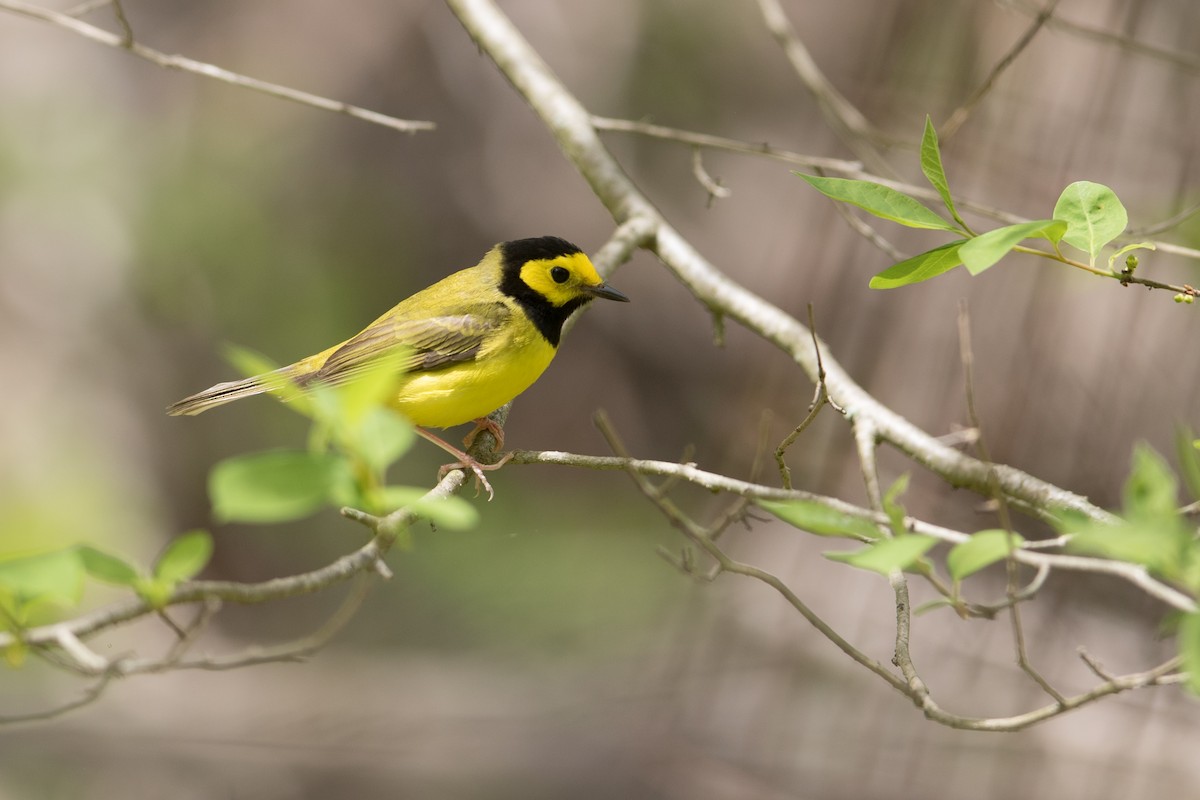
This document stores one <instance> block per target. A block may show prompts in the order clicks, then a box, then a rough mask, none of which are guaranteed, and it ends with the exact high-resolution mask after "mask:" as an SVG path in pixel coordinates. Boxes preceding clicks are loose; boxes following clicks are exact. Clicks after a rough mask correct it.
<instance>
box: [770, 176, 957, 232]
mask: <svg viewBox="0 0 1200 800" xmlns="http://www.w3.org/2000/svg"><path fill="white" fill-rule="evenodd" d="M794 174H795V175H798V176H799V177H801V178H803V179H804V180H805V181H807V182H808V184H809V185H810V186H812V187H813V188H814V189H816V190H817V191H818V192H820V193H821V194H823V195H825V196H826V197H829V198H831V199H833V200H837V201H839V202H842V203H849V204H851V205H855V206H858V207H859V208H861V209H863V210H864V211H867V212H870V213H871V214H874V215H875V216H877V217H880V218H882V219H887V220H891V221H892V222H898V223H900V224H901V225H906V226H908V227H910V228H925V229H929V230H939V231H951V232H953V233H958V232H959V230H958V228H956V227H955V226H954V225H952V224H951V223H949V222H947V221H946V220H944V219H942V218H941V217H940V216H938V215H937V214H935V213H933V212H932V211H930V210H929V209H928V208H926V207H925V206H923V205H921V203H920V202H918V201H916V200H914V199H913V198H911V197H909V196H908V195H906V194H903V193H901V192H898V191H896V190H895V189H892V188H890V187H887V186H883V185H882V184H878V183H872V182H871V181H856V180H850V179H848V178H822V177H819V176H816V175H805V174H804V173H802V172H796V173H794Z"/></svg>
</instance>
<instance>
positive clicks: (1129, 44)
mask: <svg viewBox="0 0 1200 800" xmlns="http://www.w3.org/2000/svg"><path fill="white" fill-rule="evenodd" d="M995 2H996V3H997V4H998V5H999V6H1001V7H1002V8H1009V9H1012V10H1014V11H1018V12H1020V13H1022V14H1029V15H1034V14H1037V13H1038V12H1039V9H1038V8H1037V6H1035V5H1032V4H1030V3H1027V2H1014V1H1013V0H995ZM1046 27H1047V28H1050V29H1052V30H1061V31H1065V32H1067V33H1070V34H1073V35H1075V36H1078V37H1080V38H1082V39H1091V40H1092V41H1096V42H1100V43H1102V44H1106V45H1114V46H1116V47H1118V48H1120V49H1122V50H1125V51H1126V52H1129V53H1136V54H1137V55H1141V56H1148V57H1150V58H1154V59H1157V60H1159V61H1165V62H1166V63H1168V64H1173V65H1175V66H1177V67H1182V68H1183V69H1185V70H1187V71H1189V72H1197V73H1200V58H1198V57H1196V56H1195V55H1193V54H1191V53H1181V52H1178V51H1176V50H1167V49H1166V48H1163V47H1156V46H1154V45H1151V44H1146V43H1145V42H1140V41H1138V40H1137V39H1134V38H1132V37H1130V36H1125V35H1122V34H1119V33H1113V32H1111V31H1107V30H1104V29H1103V28H1097V27H1095V26H1093V25H1085V24H1083V23H1081V22H1074V21H1072V20H1069V19H1064V18H1063V17H1061V16H1058V15H1057V14H1056V15H1054V16H1052V17H1051V18H1050V19H1048V20H1047V21H1046Z"/></svg>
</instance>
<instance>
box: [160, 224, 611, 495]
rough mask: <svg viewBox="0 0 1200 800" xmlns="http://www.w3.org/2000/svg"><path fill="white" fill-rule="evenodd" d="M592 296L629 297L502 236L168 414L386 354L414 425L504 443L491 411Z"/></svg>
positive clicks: (524, 381)
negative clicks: (308, 345)
mask: <svg viewBox="0 0 1200 800" xmlns="http://www.w3.org/2000/svg"><path fill="white" fill-rule="evenodd" d="M594 297H603V298H605V299H607V300H620V301H623V302H629V298H628V297H626V296H625V295H623V294H621V293H620V292H618V291H617V290H616V289H614V288H612V287H611V286H609V285H608V284H606V283H605V282H604V281H603V280H601V278H600V275H599V274H598V273H597V272H596V268H595V267H594V266H592V262H591V261H590V260H589V259H588V257H587V255H586V254H585V253H584V252H583V251H582V250H580V249H579V248H578V247H576V246H575V245H573V244H571V243H570V242H568V241H565V240H563V239H559V238H558V237H556V236H541V237H538V238H533V239H516V240H514V241H511V242H502V243H500V244H498V245H496V246H495V247H493V248H492V249H491V250H489V251H488V252H487V254H486V255H485V256H484V257H483V260H481V261H480V262H479V263H478V264H476V265H475V266H473V267H471V268H469V269H464V270H461V271H460V272H456V273H454V274H453V275H450V276H448V277H446V278H443V279H442V280H440V281H438V282H437V283H435V284H433V285H432V286H430V287H428V288H427V289H422V290H421V291H419V292H417V293H416V294H414V295H413V296H412V297H409V298H408V299H407V300H402V301H401V302H400V303H399V304H398V305H397V306H395V307H394V308H393V309H392V310H391V311H388V312H387V313H386V314H384V315H383V316H382V317H380V318H379V319H377V320H375V321H374V322H372V323H371V324H370V325H368V326H367V327H366V328H365V329H364V330H363V331H362V332H361V333H359V334H358V335H357V336H354V337H353V338H350V339H348V340H346V341H344V342H342V343H341V344H337V345H334V346H333V347H330V348H329V349H328V350H324V351H322V352H320V353H317V354H316V355H313V356H309V357H308V358H305V359H301V360H300V361H297V362H296V363H295V364H291V365H289V366H286V367H282V368H281V369H279V370H277V371H276V372H273V373H268V374H266V375H258V376H255V377H253V378H246V379H244V380H240V381H230V382H228V383H218V384H217V385H216V386H213V387H212V388H209V389H205V390H204V391H203V392H200V393H198V394H194V395H192V396H191V397H187V398H184V399H183V400H180V401H179V402H178V403H175V404H174V405H172V406H170V407H169V408H168V409H167V413H168V414H171V415H181V414H199V413H201V412H203V411H207V410H208V409H210V408H214V407H215V406H219V405H224V404H225V403H228V402H231V401H233V400H237V399H240V398H242V397H249V396H250V395H255V394H261V393H263V392H268V391H271V390H273V389H277V388H278V387H279V384H280V382H281V381H287V382H291V383H293V384H295V385H296V386H299V387H301V388H303V387H305V386H308V385H310V384H313V383H321V384H325V385H337V384H341V383H346V382H347V381H351V380H353V379H354V377H355V376H356V375H357V374H360V373H362V372H363V371H365V370H368V369H369V368H370V367H371V365H372V364H376V363H378V361H379V359H381V358H387V357H388V356H389V355H390V356H393V357H395V356H396V355H397V354H400V353H403V355H402V356H400V357H399V358H398V364H399V367H400V368H401V369H403V370H404V376H403V377H402V378H401V379H400V382H399V388H398V391H397V394H396V398H395V400H394V403H393V405H394V406H395V408H396V410H398V411H399V412H400V413H401V414H403V415H404V416H405V417H406V418H408V419H409V420H410V421H411V422H412V423H413V424H414V425H416V426H425V427H434V428H448V427H451V426H453V425H461V424H462V423H464V422H470V421H472V420H474V421H475V423H476V427H475V429H474V430H473V431H471V433H470V434H469V435H468V436H467V438H466V439H465V440H464V444H465V445H466V446H467V447H469V446H470V444H471V442H472V441H473V440H474V438H475V436H476V435H477V434H478V433H479V432H480V431H481V430H490V431H491V432H492V433H493V434H494V435H495V436H496V440H497V447H499V448H502V447H503V446H504V432H503V430H501V429H499V428H498V427H497V426H496V425H495V424H494V423H492V422H491V421H490V420H487V419H485V418H486V417H487V415H488V414H490V413H491V412H493V411H495V410H496V409H497V408H500V407H501V406H503V405H504V404H505V403H507V402H509V401H510V400H512V399H513V398H514V397H516V396H517V395H519V394H520V393H521V392H523V391H525V390H526V389H528V388H529V387H530V386H531V385H532V384H533V382H534V381H536V380H537V379H538V377H539V376H540V375H541V374H542V372H543V371H545V369H546V367H547V366H549V365H550V361H551V360H552V359H553V358H554V354H555V352H557V350H558V342H559V339H560V338H561V336H562V327H563V323H564V322H566V321H567V317H569V316H570V315H571V314H572V313H573V312H575V311H576V310H577V309H579V308H581V307H583V306H584V305H586V304H587V303H588V302H590V301H591V300H592V298H594ZM417 432H418V433H419V434H420V435H421V436H423V437H424V438H426V439H428V440H429V441H431V442H433V443H434V444H436V445H438V446H439V447H441V448H443V449H444V450H446V451H447V452H449V453H450V454H452V455H453V456H454V457H455V458H457V459H458V461H457V463H454V464H449V465H447V466H446V467H445V468H444V469H443V471H445V470H446V469H454V468H458V467H463V468H467V469H470V470H472V471H473V472H474V473H475V476H476V477H477V478H478V480H479V482H480V483H481V484H482V485H483V486H484V487H485V488H486V489H487V491H488V496H489V497H490V496H491V495H492V487H491V485H490V484H489V483H488V481H487V478H485V477H484V475H483V471H484V470H487V469H495V468H497V467H499V466H501V465H502V464H504V463H505V462H506V461H507V460H508V458H510V457H511V456H506V457H505V458H503V459H501V460H500V461H499V462H498V463H496V464H481V463H479V462H478V461H477V460H476V459H475V458H473V457H472V456H470V455H468V454H467V453H466V452H464V451H462V450H459V449H458V448H456V447H454V446H452V445H450V444H447V443H446V442H444V441H442V440H441V439H440V438H438V437H437V436H434V435H433V434H432V433H430V432H429V431H426V430H422V429H421V427H417Z"/></svg>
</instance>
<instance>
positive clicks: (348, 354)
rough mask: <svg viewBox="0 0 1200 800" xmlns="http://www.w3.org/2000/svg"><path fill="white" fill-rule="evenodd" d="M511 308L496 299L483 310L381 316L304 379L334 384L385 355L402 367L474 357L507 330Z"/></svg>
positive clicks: (428, 366)
mask: <svg viewBox="0 0 1200 800" xmlns="http://www.w3.org/2000/svg"><path fill="white" fill-rule="evenodd" d="M511 314H512V312H511V311H510V310H509V309H508V308H507V307H506V306H505V305H504V304H503V303H495V304H490V305H488V306H486V308H485V309H484V310H483V313H467V314H454V315H447V316H442V317H429V318H426V319H388V318H383V319H380V320H378V321H376V322H375V323H374V324H372V325H371V326H370V327H368V328H367V329H366V330H364V331H363V332H362V333H360V334H358V335H357V336H355V337H354V338H353V339H350V340H348V341H347V342H346V343H344V344H343V345H342V346H341V347H339V348H338V349H337V350H335V351H333V352H332V353H331V354H330V355H329V358H327V359H325V362H324V363H323V364H322V365H321V367H320V368H319V369H318V370H317V371H316V372H313V373H311V374H310V375H309V376H307V378H306V380H305V383H308V382H310V381H318V382H321V383H325V384H329V385H335V386H336V385H338V384H342V383H346V382H347V381H350V380H353V379H354V377H355V376H356V375H358V374H360V373H362V372H364V371H366V370H368V369H371V368H374V367H376V366H377V365H378V364H379V362H380V361H381V360H387V359H394V360H395V367H396V369H398V370H400V371H403V372H420V371H423V370H434V369H438V368H441V367H445V366H448V365H450V364H456V363H459V362H462V361H473V360H474V359H475V357H476V356H477V355H478V353H479V351H480V349H481V348H482V347H483V345H484V344H485V343H486V342H487V340H488V339H489V338H491V337H493V336H495V335H497V334H498V333H500V332H501V331H502V330H503V328H504V326H505V325H506V324H507V323H508V321H509V318H510V316H511Z"/></svg>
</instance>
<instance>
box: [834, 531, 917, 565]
mask: <svg viewBox="0 0 1200 800" xmlns="http://www.w3.org/2000/svg"><path fill="white" fill-rule="evenodd" d="M935 544H937V539H935V538H933V537H932V536H921V535H918V534H908V535H906V536H899V537H896V538H894V539H883V540H882V541H878V542H875V543H874V544H871V545H868V546H867V547H864V548H863V549H861V550H855V551H854V552H852V553H836V552H835V553H823V554H822V555H824V556H825V557H826V558H828V559H829V560H831V561H841V562H842V563H844V564H849V565H850V566H852V567H858V568H859V569H867V570H870V571H872V572H878V573H880V574H881V575H887V574H888V573H890V572H891V571H892V570H894V569H900V570H902V569H906V568H908V567H910V566H912V565H913V564H914V563H916V562H917V560H918V559H920V558H921V556H923V555H925V553H926V552H927V551H928V550H929V549H930V548H931V547H933V546H934V545H935Z"/></svg>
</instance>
